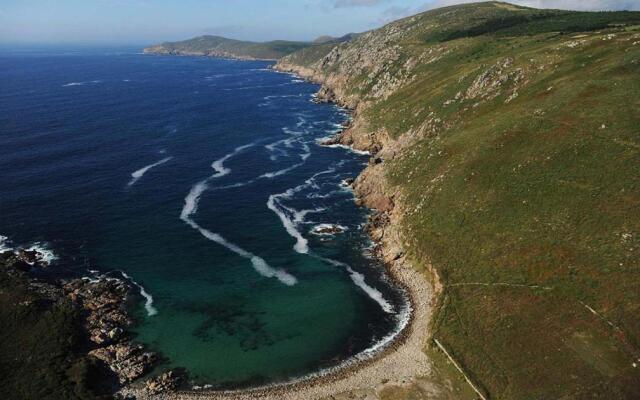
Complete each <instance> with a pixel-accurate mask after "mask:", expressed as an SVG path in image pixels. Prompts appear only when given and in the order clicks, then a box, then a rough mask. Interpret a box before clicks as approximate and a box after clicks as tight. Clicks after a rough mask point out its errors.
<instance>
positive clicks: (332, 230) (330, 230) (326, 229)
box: [311, 224, 347, 236]
mask: <svg viewBox="0 0 640 400" xmlns="http://www.w3.org/2000/svg"><path fill="white" fill-rule="evenodd" d="M346 230H347V228H346V227H344V226H342V225H335V224H320V225H316V226H314V227H313V229H312V230H311V233H312V234H314V235H321V236H323V235H336V234H340V233H343V232H344V231H346Z"/></svg>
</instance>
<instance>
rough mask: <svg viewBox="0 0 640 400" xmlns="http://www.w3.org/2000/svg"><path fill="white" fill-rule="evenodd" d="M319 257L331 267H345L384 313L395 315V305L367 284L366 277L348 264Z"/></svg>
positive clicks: (352, 278)
mask: <svg viewBox="0 0 640 400" xmlns="http://www.w3.org/2000/svg"><path fill="white" fill-rule="evenodd" d="M318 257H319V258H320V259H321V260H323V261H326V262H327V263H329V264H331V265H334V266H336V267H343V268H344V269H346V270H347V272H348V273H349V276H350V277H351V280H352V281H353V283H355V284H356V286H358V287H359V288H360V289H362V290H363V291H364V292H365V293H366V294H367V295H368V296H369V297H370V298H371V299H372V300H373V301H375V302H376V303H378V304H379V305H380V307H381V308H382V310H383V311H384V312H386V313H388V314H393V305H392V304H391V303H390V302H389V301H387V300H386V299H385V298H384V296H383V295H382V293H381V292H380V291H379V290H378V289H376V288H374V287H371V286H369V285H368V284H367V282H366V281H365V279H364V275H362V274H361V273H359V272H357V271H355V270H354V269H353V268H351V267H350V266H349V265H348V264H345V263H343V262H340V261H337V260H333V259H331V258H326V257H320V256H318Z"/></svg>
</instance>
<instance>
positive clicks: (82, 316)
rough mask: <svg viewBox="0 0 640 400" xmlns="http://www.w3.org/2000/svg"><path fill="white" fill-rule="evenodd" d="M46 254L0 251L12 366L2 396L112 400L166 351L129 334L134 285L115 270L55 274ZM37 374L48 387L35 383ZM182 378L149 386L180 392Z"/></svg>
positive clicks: (171, 376) (166, 377) (7, 358)
mask: <svg viewBox="0 0 640 400" xmlns="http://www.w3.org/2000/svg"><path fill="white" fill-rule="evenodd" d="M43 259H44V257H43V256H42V254H41V253H39V252H38V251H37V250H25V249H21V248H18V249H10V250H6V251H4V252H2V253H0V285H1V287H0V302H1V303H2V304H1V305H2V307H0V310H1V311H0V313H1V316H2V320H3V326H4V329H3V333H2V339H3V340H2V345H1V346H2V352H1V354H2V356H3V358H4V360H3V362H2V365H3V368H5V367H6V368H9V369H10V370H11V373H9V372H8V371H6V372H5V373H4V374H3V376H5V377H8V378H9V381H8V382H7V384H4V385H2V386H3V387H2V388H1V389H0V393H5V394H7V396H9V394H10V393H11V392H21V393H23V394H24V395H25V396H26V397H28V398H38V397H37V396H39V395H38V394H37V393H30V392H31V391H32V390H36V391H38V393H44V392H48V391H51V393H49V394H51V395H53V396H57V397H59V398H68V399H102V398H105V399H106V398H111V397H112V396H113V395H114V394H115V393H116V392H118V391H119V390H120V389H121V388H122V387H124V386H126V385H128V384H130V383H131V382H133V381H135V380H137V379H139V378H141V377H143V376H144V375H145V374H147V373H148V372H149V371H151V369H152V367H153V366H154V364H155V363H156V362H157V360H158V356H157V355H156V354H155V353H153V352H149V351H146V350H145V349H144V347H143V346H142V345H140V344H137V343H135V342H134V341H133V338H132V336H131V335H130V334H129V332H128V328H129V327H130V325H131V324H132V323H133V320H132V318H131V316H130V315H129V314H128V311H127V302H128V301H130V299H131V297H132V296H133V292H132V289H133V288H132V286H131V285H130V284H129V283H128V282H126V281H125V280H124V279H121V278H119V277H114V276H111V274H109V275H101V274H98V273H94V274H93V275H91V276H90V277H80V278H71V279H69V278H65V279H57V278H51V275H50V274H45V273H44V272H49V271H46V270H47V269H49V268H53V267H50V266H49V264H48V263H47V262H45V261H43ZM53 275H55V274H53ZM16 341H17V342H19V343H20V346H17V347H15V346H14V345H13V343H16ZM17 371H19V372H18V373H17ZM36 375H38V376H41V377H43V379H41V384H39V385H36V386H37V387H36V386H31V385H29V381H30V380H31V379H33V377H34V376H36ZM56 376H57V378H55V377H56ZM48 377H50V379H51V380H49V378H48ZM182 379H183V374H181V373H179V372H176V371H170V372H168V373H165V374H163V375H160V376H158V377H155V378H152V379H150V380H149V381H147V382H146V383H147V389H146V390H148V391H149V392H150V393H159V392H161V391H166V390H175V388H176V387H177V384H178V383H179V382H180V381H181V380H182ZM7 396H4V398H10V396H9V397H7Z"/></svg>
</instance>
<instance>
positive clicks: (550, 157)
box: [289, 3, 640, 399]
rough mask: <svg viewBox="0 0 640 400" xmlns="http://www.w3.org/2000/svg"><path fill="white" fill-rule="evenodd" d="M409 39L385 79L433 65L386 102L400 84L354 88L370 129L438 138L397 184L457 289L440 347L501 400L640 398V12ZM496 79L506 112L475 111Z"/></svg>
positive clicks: (508, 23)
mask: <svg viewBox="0 0 640 400" xmlns="http://www.w3.org/2000/svg"><path fill="white" fill-rule="evenodd" d="M393 25H394V26H397V27H399V29H403V30H405V31H406V32H408V33H407V34H406V35H404V36H402V37H401V38H400V39H398V42H397V43H392V44H391V45H393V44H397V45H399V46H401V47H400V48H401V55H400V57H401V60H403V62H399V63H394V64H388V65H386V66H385V68H386V69H384V70H383V72H388V73H389V74H391V75H393V74H399V73H401V72H402V68H403V64H404V60H407V59H410V58H416V59H417V58H419V57H420V56H421V55H426V56H424V57H423V58H422V60H430V61H429V62H425V61H423V62H421V63H419V64H418V65H417V66H416V68H415V69H414V70H412V71H411V74H413V75H414V76H415V78H414V79H413V80H412V81H411V82H409V83H407V84H405V85H403V86H402V87H400V88H399V89H397V90H395V91H394V92H393V93H391V95H390V96H389V97H387V98H384V99H381V98H374V97H372V96H370V95H369V90H370V88H371V87H373V86H374V85H375V84H376V83H378V82H379V81H380V79H383V77H384V74H383V73H379V74H378V75H375V76H373V75H372V76H370V75H369V74H370V71H369V70H364V71H361V73H360V74H356V75H353V76H348V77H347V82H348V85H350V86H351V88H355V87H358V88H361V89H362V88H364V89H365V90H362V91H361V92H359V95H360V98H361V99H362V100H363V101H365V102H368V103H369V107H368V108H367V109H366V111H365V112H364V118H365V119H366V120H367V121H368V122H369V124H370V127H371V130H380V129H382V130H385V131H386V132H388V133H389V135H390V136H391V137H393V138H401V137H402V136H403V135H405V134H406V133H407V132H409V131H414V132H415V131H420V132H422V134H421V135H420V137H419V139H417V140H415V142H414V143H413V144H412V145H411V146H409V147H407V148H405V149H404V151H403V152H401V153H400V155H399V156H398V157H396V158H395V159H394V160H391V161H388V163H387V178H388V181H389V182H390V184H391V185H392V186H396V187H397V188H398V189H399V190H400V192H401V193H402V195H403V201H402V202H403V205H404V206H405V210H406V212H405V216H404V219H403V224H402V233H403V236H404V242H405V243H406V249H405V250H407V254H408V256H409V258H410V259H411V260H412V262H413V263H414V264H415V265H416V266H417V267H418V268H422V267H423V266H424V265H426V264H428V263H431V264H432V265H433V266H434V267H435V268H436V269H437V271H438V273H439V275H440V277H441V279H442V282H443V284H444V287H445V289H444V292H443V293H442V296H441V298H440V301H439V307H438V310H437V312H436V316H435V317H434V320H433V324H432V334H433V336H434V337H436V338H438V339H439V340H440V341H441V342H442V343H444V344H445V346H447V348H448V349H450V351H451V352H452V353H453V355H454V357H455V358H456V359H457V360H458V361H459V362H460V364H461V365H462V366H463V367H464V368H465V370H466V371H467V372H468V375H469V376H471V378H472V379H473V380H474V382H476V383H477V385H478V386H480V387H481V388H483V390H486V392H487V393H488V394H489V395H490V397H491V398H495V399H548V398H549V399H550V398H553V399H555V398H567V399H582V398H602V399H634V398H640V362H639V361H638V359H639V358H640V265H639V264H638V261H637V260H638V259H640V129H639V127H640V111H639V110H640V28H639V27H640V13H628V12H621V13H572V12H560V11H538V10H534V9H529V8H524V7H516V6H509V5H506V4H505V3H483V4H473V5H464V6H457V7H448V8H444V9H440V10H434V11H430V12H427V13H424V14H421V15H418V16H415V17H410V18H407V19H405V20H402V21H399V22H396V23H394V24H393ZM609 35H615V37H613V36H609ZM580 40H586V42H584V43H579V42H578V43H577V44H576V45H572V47H571V46H568V45H567V44H568V43H571V42H577V41H580ZM349 46H351V47H349ZM353 46H366V42H365V41H364V39H357V40H356V41H354V42H353V43H350V44H347V45H342V47H341V48H342V49H343V51H353V50H354V48H353ZM436 55H437V57H436ZM296 56H297V53H296V54H294V55H292V56H290V57H289V58H290V59H293V60H295V59H296ZM316 59H317V60H319V59H321V57H316ZM507 59H510V60H512V62H511V63H507V64H506V65H507V66H504V65H505V60H507ZM298 61H299V62H310V61H312V60H311V59H304V58H301V59H299V60H298ZM316 62H317V61H316ZM347 63H348V61H346V62H345V64H338V65H335V64H334V65H331V66H330V69H327V70H326V71H325V73H327V74H330V73H335V72H337V73H342V74H345V73H348V71H349V65H348V64H347ZM496 65H503V66H501V67H495V66H496ZM492 68H493V69H492ZM487 71H494V73H495V76H493V75H489V76H490V77H492V78H493V77H496V79H497V77H498V76H499V75H502V76H503V77H506V79H505V80H504V82H503V83H502V84H501V85H500V86H499V89H498V90H497V91H496V92H495V97H493V96H487V97H484V98H483V97H477V98H466V96H465V95H466V93H467V89H468V88H469V87H470V86H471V85H472V83H473V82H474V81H475V80H476V78H477V77H478V76H480V75H481V74H483V73H485V72H487ZM496 71H497V72H496ZM514 92H517V94H518V95H517V97H514V98H512V99H511V101H508V99H509V98H510V96H511V95H512V94H513V93H514ZM353 93H358V92H355V91H353ZM458 93H461V95H462V96H460V97H459V99H458V100H456V101H453V102H452V101H451V100H455V99H456V95H457V94H458ZM484 93H485V94H487V93H489V94H490V93H491V91H490V89H485V90H484ZM447 103H448V104H447ZM468 283H483V284H488V285H486V286H482V285H465V284H468ZM496 283H499V284H503V283H507V284H515V285H524V286H511V287H510V286H504V285H494V284H496ZM533 285H535V286H542V287H545V288H548V289H541V288H530V287H526V286H533ZM585 305H587V306H589V307H591V308H593V309H594V310H596V311H597V312H598V313H599V314H600V315H601V317H600V316H597V315H594V314H593V313H592V312H591V311H590V310H589V309H588V308H587V307H586V306H585ZM603 318H604V319H603ZM610 324H613V325H614V326H615V328H614V327H612V326H611V325H610ZM633 362H636V363H638V364H639V366H638V368H634V367H632V363H633ZM439 364H440V365H441V364H442V363H439ZM443 368H444V367H443ZM416 398H418V397H416Z"/></svg>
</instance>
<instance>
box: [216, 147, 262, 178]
mask: <svg viewBox="0 0 640 400" xmlns="http://www.w3.org/2000/svg"><path fill="white" fill-rule="evenodd" d="M254 145H255V143H250V144H246V145H244V146H240V147H236V148H235V150H233V151H232V152H231V153H229V154H227V155H225V156H224V157H222V158H220V159H218V160H216V161H214V162H213V163H212V164H211V168H213V169H214V171H216V174H215V175H214V176H212V178H220V177H223V176H225V175H228V174H230V173H231V169H229V168H225V166H224V162H225V161H227V160H228V159H230V158H231V157H233V156H235V155H237V154H238V153H240V152H242V151H243V150H245V149H248V148H249V147H252V146H254Z"/></svg>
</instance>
